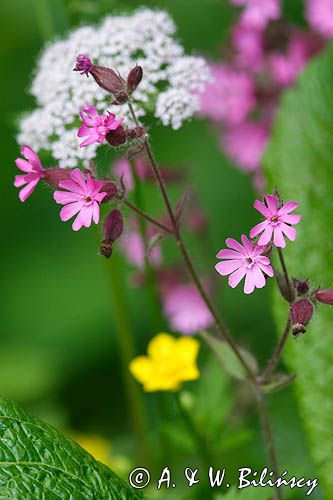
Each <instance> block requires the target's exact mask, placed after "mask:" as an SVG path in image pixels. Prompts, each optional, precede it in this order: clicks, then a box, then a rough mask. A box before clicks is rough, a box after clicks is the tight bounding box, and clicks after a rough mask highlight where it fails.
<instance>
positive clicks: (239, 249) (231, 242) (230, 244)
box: [225, 238, 245, 255]
mask: <svg viewBox="0 0 333 500" xmlns="http://www.w3.org/2000/svg"><path fill="white" fill-rule="evenodd" d="M225 242H226V245H227V247H229V248H232V249H233V250H236V251H237V252H240V253H241V254H242V255H245V249H244V247H243V246H242V245H241V244H240V243H238V241H236V240H234V239H233V238H227V239H226V240H225Z"/></svg>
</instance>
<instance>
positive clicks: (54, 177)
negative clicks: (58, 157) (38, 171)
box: [43, 167, 71, 187]
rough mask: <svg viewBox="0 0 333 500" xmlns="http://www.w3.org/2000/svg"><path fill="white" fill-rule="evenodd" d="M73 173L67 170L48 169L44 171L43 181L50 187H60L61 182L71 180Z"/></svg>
mask: <svg viewBox="0 0 333 500" xmlns="http://www.w3.org/2000/svg"><path fill="white" fill-rule="evenodd" d="M70 174H71V171H70V170H66V169H65V168H58V167H57V168H46V169H45V170H44V174H43V179H44V181H45V182H47V183H48V184H49V185H50V186H55V187H58V186H59V182H61V181H68V180H71V175H70Z"/></svg>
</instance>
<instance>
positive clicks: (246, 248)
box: [215, 234, 274, 294]
mask: <svg viewBox="0 0 333 500" xmlns="http://www.w3.org/2000/svg"><path fill="white" fill-rule="evenodd" d="M242 243H243V245H241V244H240V243H238V241H236V240H234V239H233V238H228V239H227V240H226V244H227V246H228V247H229V248H230V249H231V250H227V249H223V250H221V251H220V252H219V253H218V254H217V256H216V257H217V258H218V259H225V260H224V261H223V262H219V263H218V264H216V266H215V269H216V271H217V272H218V273H219V274H221V275H222V276H227V275H228V274H230V276H229V280H228V283H229V285H230V286H231V287H232V288H235V287H236V286H237V285H238V284H239V283H240V281H241V280H242V279H243V278H244V276H245V284H244V292H245V293H247V294H248V293H252V292H253V290H254V289H255V288H262V287H264V286H265V284H266V278H265V274H266V275H267V276H271V277H272V276H273V274H274V272H273V269H272V267H271V265H270V260H269V258H268V257H265V256H264V255H262V254H263V253H264V251H265V247H264V246H258V245H257V244H256V243H252V242H251V241H250V240H249V239H248V238H247V237H246V236H245V235H244V234H243V235H242Z"/></svg>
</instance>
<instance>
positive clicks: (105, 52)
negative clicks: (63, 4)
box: [18, 9, 210, 167]
mask: <svg viewBox="0 0 333 500" xmlns="http://www.w3.org/2000/svg"><path fill="white" fill-rule="evenodd" d="M174 34H175V25H174V23H173V21H172V19H171V18H170V16H169V15H168V14H167V13H166V12H163V11H159V10H150V9H141V10H138V11H136V12H135V13H134V14H133V15H131V16H116V17H113V16H112V17H107V18H105V19H104V21H103V22H102V24H101V25H100V26H98V27H90V26H88V27H82V28H79V29H77V30H75V31H73V32H72V33H70V34H69V36H68V38H67V39H65V40H59V41H56V42H55V43H52V44H50V45H49V46H47V47H46V50H45V52H44V53H43V54H42V56H41V58H40V60H39V62H38V65H37V71H36V74H35V78H34V80H33V83H32V87H31V93H32V95H33V96H35V98H36V101H37V104H38V108H37V109H36V110H35V111H33V112H32V113H30V114H28V115H25V116H24V117H23V118H22V120H21V123H20V132H19V136H18V142H19V143H20V144H28V145H30V146H31V147H32V148H34V149H35V150H37V151H38V150H40V149H45V150H47V151H50V152H51V153H52V156H53V158H54V159H55V160H56V161H57V162H58V163H59V165H60V166H61V167H74V166H76V165H77V164H78V162H80V161H83V162H84V163H86V162H87V160H89V159H91V158H93V157H94V156H95V154H96V149H97V147H98V146H99V145H98V144H96V145H92V146H89V147H86V148H81V149H80V148H79V147H78V144H79V142H78V138H77V137H76V134H77V129H78V126H79V124H80V120H79V111H80V109H81V108H82V107H83V106H84V105H87V104H93V105H95V106H96V108H97V109H98V110H99V112H103V113H104V112H106V110H109V111H112V112H113V113H115V114H116V116H117V117H120V116H125V117H126V121H125V123H127V124H128V125H131V118H130V115H129V113H128V109H127V106H126V105H123V106H110V95H109V94H108V93H107V92H105V91H104V90H103V89H101V88H100V87H98V85H97V84H96V82H95V81H94V79H93V78H92V77H91V76H90V77H88V78H87V77H86V76H85V75H81V74H79V73H77V72H74V71H73V68H74V66H75V60H76V57H77V55H78V54H85V55H87V56H88V57H90V58H91V59H92V61H93V62H94V64H96V65H99V66H107V67H111V68H113V69H115V70H117V71H119V73H120V74H121V75H123V76H124V77H125V78H126V76H127V74H128V72H129V71H130V69H132V68H133V67H134V66H135V65H136V64H139V65H140V66H142V68H143V80H142V82H141V83H140V85H139V87H138V88H137V90H136V91H135V94H134V103H133V107H134V109H135V111H136V113H137V116H138V117H143V116H145V115H146V114H147V113H151V112H152V113H153V114H154V116H156V117H157V118H159V119H160V120H161V121H162V123H163V124H164V125H171V126H172V127H173V128H175V129H176V128H179V127H180V126H181V124H182V122H183V121H184V120H185V119H187V118H189V117H191V116H192V115H193V114H194V113H195V112H196V111H197V110H198V109H199V101H198V97H197V93H198V92H200V91H202V90H203V88H204V85H205V83H206V82H207V81H209V79H210V73H209V69H208V66H207V64H206V62H205V60H204V59H203V58H201V57H194V56H185V55H184V49H183V48H182V47H181V46H180V45H179V44H178V43H177V42H176V41H175V40H174V38H173V37H174Z"/></svg>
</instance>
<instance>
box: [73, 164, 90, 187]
mask: <svg viewBox="0 0 333 500" xmlns="http://www.w3.org/2000/svg"><path fill="white" fill-rule="evenodd" d="M71 178H72V179H73V181H74V182H76V183H77V184H78V185H79V186H80V188H81V189H82V191H83V192H84V193H86V192H87V186H86V181H85V178H84V175H83V173H82V172H81V170H80V169H79V168H74V170H72V171H71Z"/></svg>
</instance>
